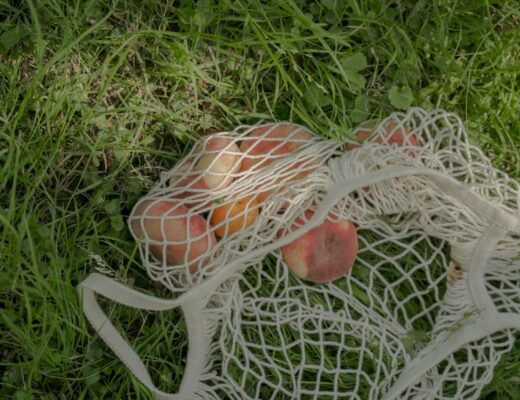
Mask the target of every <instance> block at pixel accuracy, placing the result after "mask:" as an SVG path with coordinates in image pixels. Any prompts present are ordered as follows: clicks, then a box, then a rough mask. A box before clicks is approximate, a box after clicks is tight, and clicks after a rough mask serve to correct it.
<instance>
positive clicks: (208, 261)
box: [79, 108, 520, 400]
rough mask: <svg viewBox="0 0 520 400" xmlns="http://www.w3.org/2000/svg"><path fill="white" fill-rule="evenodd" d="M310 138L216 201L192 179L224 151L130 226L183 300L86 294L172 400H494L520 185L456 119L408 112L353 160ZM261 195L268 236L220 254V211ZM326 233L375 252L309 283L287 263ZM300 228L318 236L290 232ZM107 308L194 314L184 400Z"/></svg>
mask: <svg viewBox="0 0 520 400" xmlns="http://www.w3.org/2000/svg"><path fill="white" fill-rule="evenodd" d="M280 126H281V125H275V126H272V125H271V128H269V127H268V126H267V125H257V126H252V127H250V126H241V127H238V128H237V129H235V130H234V131H232V132H223V133H219V134H217V136H218V137H224V138H228V139H230V140H229V145H228V146H226V147H225V148H224V149H221V150H219V151H220V152H221V154H228V155H229V154H234V155H237V154H238V155H239V156H240V157H247V156H251V155H250V154H247V153H246V154H245V155H244V154H242V155H240V154H239V153H237V152H236V151H235V149H236V148H235V147H233V143H239V142H244V141H246V140H251V139H250V136H248V135H249V134H250V133H251V132H263V135H264V137H267V136H266V135H269V133H270V132H272V130H273V129H278V128H279V127H280ZM287 126H289V125H287ZM389 127H391V129H389ZM404 128H406V130H405V129H404ZM291 129H292V128H291ZM363 129H366V128H359V130H358V131H361V130H363ZM304 130H305V128H303V127H301V126H297V127H296V129H292V130H291V133H290V134H289V136H288V137H287V138H286V139H283V140H282V141H281V143H280V145H281V146H282V145H284V144H287V143H289V142H298V143H299V147H298V148H297V151H294V152H293V153H290V154H279V153H277V151H273V153H272V154H270V155H269V157H271V158H272V159H273V160H274V162H272V163H271V164H269V165H267V166H265V165H264V166H262V168H252V169H250V170H247V171H245V172H239V171H232V175H233V177H234V180H233V182H232V183H231V184H229V185H228V186H226V187H224V186H225V185H224V184H222V185H220V186H219V185H217V187H216V188H213V189H212V190H207V189H204V188H202V189H201V188H198V187H196V186H197V185H196V184H194V183H193V182H194V180H193V179H191V178H192V177H193V175H190V174H192V172H193V171H194V169H195V167H194V166H195V165H196V164H197V163H198V161H199V160H200V158H201V157H202V156H203V154H207V152H208V143H209V142H208V140H211V139H205V141H201V143H199V144H198V145H197V146H195V147H194V149H193V150H192V152H191V153H190V154H189V155H188V156H187V157H186V158H185V160H183V162H182V163H179V165H178V166H177V167H175V168H174V169H173V170H171V171H169V172H168V173H167V174H164V175H163V176H162V178H161V181H160V182H159V183H158V184H157V186H156V187H155V188H154V189H152V190H151V191H150V193H149V194H148V195H147V196H146V198H145V200H144V201H143V202H140V203H139V204H138V205H137V206H136V208H134V211H133V213H132V216H131V217H130V221H129V226H130V228H131V229H132V230H133V233H134V236H135V237H136V239H137V240H139V241H140V251H141V255H142V259H143V264H144V266H145V268H146V269H147V271H148V273H149V276H150V278H151V279H153V280H154V281H159V282H161V283H162V284H164V285H165V286H166V287H167V288H169V289H170V290H171V291H172V293H173V294H174V296H175V298H174V299H173V300H164V299H158V298H154V297H151V296H147V295H143V294H141V293H139V292H137V291H135V290H132V289H129V288H126V287H124V286H123V285H121V284H119V283H116V282H115V281H113V280H111V279H109V278H108V277H105V276H102V275H99V274H92V275H90V276H89V277H88V278H87V279H86V280H85V281H83V282H82V283H81V284H80V286H79V289H80V292H82V295H83V305H84V312H85V314H86V316H87V318H88V319H89V321H90V322H91V324H92V326H93V327H94V328H95V329H96V330H97V331H98V333H99V335H100V336H101V337H102V338H103V339H104V340H105V342H106V343H107V344H108V345H109V346H110V347H111V348H112V349H113V350H114V351H115V352H116V354H117V355H118V356H119V357H120V358H121V360H122V361H123V362H124V363H125V364H126V365H127V366H128V367H129V369H130V370H131V371H132V372H133V373H134V374H135V376H136V377H137V378H138V379H139V380H140V381H141V382H142V383H143V384H145V385H146V386H147V387H148V388H149V389H150V390H151V391H152V392H153V393H154V394H155V395H156V396H157V397H158V398H164V399H192V398H200V399H210V398H230V399H264V398H265V399H267V398H271V399H281V398H288V399H289V398H302V399H323V398H331V399H339V398H352V399H365V398H369V399H385V400H390V399H397V398H398V399H476V398H478V396H479V394H480V392H481V391H482V389H483V387H484V386H485V385H486V384H487V383H488V382H489V381H490V380H491V379H492V374H493V369H494V367H495V366H496V364H497V363H498V362H499V360H500V359H501V357H502V356H503V355H504V354H505V353H507V352H508V351H509V350H510V349H511V347H512V345H513V343H514V340H515V337H514V330H515V329H517V328H520V315H519V313H520V286H519V283H520V259H519V249H520V247H519V244H520V240H519V236H518V235H520V215H519V198H520V190H519V185H518V183H517V182H515V181H513V180H511V179H510V178H509V177H508V176H507V175H506V174H504V173H503V172H500V171H498V170H497V169H495V168H494V167H493V166H492V165H491V162H490V161H489V159H488V158H486V157H485V156H484V154H483V153H482V152H481V151H480V150H479V149H478V148H477V147H475V146H472V145H470V144H469V143H468V140H467V136H466V132H465V129H464V126H463V124H462V122H461V121H460V119H459V118H458V117H457V116H456V115H454V114H451V113H447V112H445V111H442V110H437V111H434V112H426V111H424V110H422V109H418V108H414V109H411V110H409V111H408V112H407V113H406V114H403V113H395V114H392V115H391V116H390V117H389V118H387V119H386V120H385V121H383V122H382V123H381V124H380V125H379V126H378V127H377V129H376V130H375V135H376V136H375V137H374V138H372V139H371V140H369V141H367V142H365V143H364V144H363V145H362V146H360V147H357V148H354V149H352V150H350V151H343V147H342V146H340V145H338V144H337V143H334V142H331V141H325V140H322V139H319V138H318V137H313V138H312V139H310V140H309V139H306V140H303V139H302V136H301V135H300V134H301V132H303V131H304ZM389 130H391V131H392V132H389ZM399 131H400V132H401V133H402V132H409V134H405V135H404V136H405V137H403V143H402V146H397V145H396V144H392V143H389V142H391V140H390V138H391V137H392V134H393V133H395V132H399ZM248 138H249V139H248ZM412 138H413V140H415V141H416V143H415V142H414V143H412ZM351 144H352V143H351ZM414 144H415V145H414ZM205 147H206V148H205ZM242 160H243V158H242ZM209 168H211V165H210V167H209ZM302 171H303V172H304V173H302ZM217 175H218V174H217ZM226 176H228V175H226ZM190 179H191V180H190ZM172 181H173V182H175V184H176V186H173V187H172V186H171V185H170V182H172ZM179 183H181V184H179ZM227 183H228V182H226V184H227ZM270 189H275V190H273V191H272V192H271V191H269V190H270ZM259 192H268V193H270V196H269V197H267V199H266V200H265V201H263V202H261V203H258V204H256V205H253V203H250V206H251V208H255V207H256V208H257V209H258V210H259V216H258V217H257V218H256V219H255V220H254V223H253V224H252V225H249V226H245V224H244V226H243V229H240V230H239V231H238V232H236V233H235V234H232V235H229V236H227V237H225V238H224V239H221V240H219V241H218V242H216V241H214V239H213V238H212V236H211V235H212V234H213V232H214V231H215V230H216V229H217V227H216V226H215V227H213V226H211V225H210V223H209V221H210V220H211V217H212V215H213V214H214V213H215V210H216V208H217V207H219V206H222V205H223V204H224V205H225V204H228V203H229V202H233V201H236V199H237V198H244V197H247V196H248V195H258V193H259ZM161 202H165V203H166V204H169V207H170V208H169V209H168V210H167V212H166V213H163V214H162V216H160V217H155V221H158V222H150V221H154V217H150V216H149V215H148V216H147V217H146V218H144V217H143V216H142V214H147V212H146V210H148V211H149V210H150V209H151V208H152V207H153V206H154V204H155V205H157V204H159V203H161ZM143 204H144V205H143ZM161 204H162V203H161ZM178 204H182V205H188V206H189V207H190V208H189V211H187V212H188V216H186V214H182V213H180V212H179V213H177V211H176V210H179V208H178V207H180V206H178ZM139 207H141V208H139ZM308 209H312V210H313V211H314V214H313V216H312V218H310V219H306V218H305V214H304V213H305V211H306V210H308ZM143 210H144V211H143ZM182 210H183V212H186V210H187V209H182ZM201 215H202V216H205V217H206V225H205V230H204V231H203V232H199V233H200V234H199V235H198V236H196V235H195V236H196V237H195V236H193V237H189V239H187V240H185V241H184V242H182V240H180V239H179V238H178V237H177V238H176V240H177V242H175V243H174V242H171V241H170V242H167V241H165V240H162V241H161V240H159V241H157V240H154V238H153V237H151V236H150V235H148V234H146V224H147V223H156V224H157V223H159V225H160V227H161V228H160V229H161V231H160V236H161V237H162V238H163V239H164V238H166V237H169V236H168V234H169V233H168V232H167V231H166V225H167V223H168V222H167V221H171V220H175V219H177V220H179V219H181V218H185V221H188V222H187V224H188V225H190V223H191V221H192V220H191V219H190V218H191V217H192V216H193V218H194V219H193V221H194V222H193V226H195V225H196V224H195V222H197V223H200V220H198V221H195V218H198V217H195V216H201ZM325 218H329V219H331V220H337V219H349V220H351V221H353V222H354V223H355V225H356V226H357V229H358V238H359V253H358V256H357V259H356V262H355V264H354V266H353V268H352V270H351V271H350V272H349V273H348V274H346V275H345V276H344V277H342V278H340V279H338V280H336V281H334V282H331V283H327V284H313V283H308V282H305V281H303V280H301V279H299V278H297V277H296V276H295V275H293V274H292V273H291V272H290V271H289V270H288V268H287V266H286V265H285V262H284V261H283V259H282V256H281V251H280V247H282V246H284V245H285V244H288V243H290V242H292V241H293V240H295V239H296V238H297V237H300V236H301V235H303V234H305V233H306V232H308V231H309V230H310V229H312V228H314V227H316V226H318V225H320V224H321V223H322V222H323V220H324V219H325ZM297 220H299V221H301V220H304V221H305V223H303V224H300V225H301V226H300V227H299V228H298V229H297V230H294V231H291V230H289V229H287V228H288V227H290V226H293V225H294V224H295V221H297ZM156 226H157V225H156ZM187 229H188V231H189V230H190V229H191V228H187ZM136 232H137V233H136ZM143 232H145V234H144V236H145V237H144V239H143ZM152 236H153V235H152ZM155 239H157V238H155ZM183 243H184V244H185V245H187V246H189V245H190V243H192V244H193V246H194V247H193V248H196V246H204V245H205V246H206V249H207V251H205V252H204V254H203V255H201V256H200V257H193V255H192V254H191V255H190V256H188V254H190V251H189V249H188V250H187V251H186V252H185V257H184V259H183V260H182V262H180V263H177V265H170V264H171V263H170V262H168V261H167V258H168V254H167V253H168V251H169V249H171V248H172V247H169V246H179V245H182V244H183ZM194 243H196V245H195V244H194ZM204 243H205V244H204ZM154 246H155V247H154ZM159 259H162V260H163V261H162V262H161V261H159ZM96 293H98V294H101V295H102V296H104V297H107V298H109V299H112V300H114V301H116V302H119V303H122V304H125V305H128V306H130V307H136V308H140V309H147V310H166V309H171V308H174V307H180V308H181V309H182V310H183V314H184V318H185V319H186V323H187V333H188V339H189V348H188V356H187V363H186V369H185V372H184V375H183V379H182V384H181V387H180V390H179V392H178V394H167V393H164V392H161V391H160V390H158V389H157V388H156V387H155V386H154V384H153V382H152V380H151V378H150V376H149V375H148V373H147V371H146V368H145V366H144V364H143V363H142V362H141V360H140V358H139V357H138V356H137V355H136V354H135V352H134V351H133V350H132V349H131V348H130V347H129V346H128V344H127V343H126V342H125V341H124V340H123V339H122V338H121V336H120V334H119V333H118V332H117V331H116V330H115V328H114V327H113V325H112V324H111V322H110V321H109V320H108V319H107V317H106V316H105V314H104V313H103V311H102V310H101V308H100V307H99V306H98V304H97V302H96V298H95V294H96Z"/></svg>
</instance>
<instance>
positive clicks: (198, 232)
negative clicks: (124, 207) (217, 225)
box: [130, 199, 217, 272]
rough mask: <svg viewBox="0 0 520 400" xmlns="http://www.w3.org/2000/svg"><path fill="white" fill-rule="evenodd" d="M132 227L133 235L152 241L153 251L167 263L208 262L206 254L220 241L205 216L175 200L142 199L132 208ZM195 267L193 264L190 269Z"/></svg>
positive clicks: (151, 248)
mask: <svg viewBox="0 0 520 400" xmlns="http://www.w3.org/2000/svg"><path fill="white" fill-rule="evenodd" d="M130 227H131V230H132V233H133V234H134V237H136V238H137V239H142V240H147V241H151V243H149V248H150V250H151V252H152V253H153V255H154V256H155V258H157V260H159V261H161V262H164V263H165V264H166V265H183V264H185V263H188V264H191V263H192V262H196V261H198V260H203V262H205V261H207V260H205V258H204V256H205V255H207V254H208V253H209V252H210V251H211V249H212V248H213V247H215V245H216V243H217V240H216V238H215V235H214V234H213V232H212V231H210V230H208V223H207V222H206V220H205V219H204V217H202V216H200V215H196V214H190V212H189V209H188V208H187V207H186V206H185V205H183V204H181V203H180V202H179V201H176V200H160V199H157V200H152V199H145V200H141V201H140V202H139V203H138V204H137V205H136V206H135V207H134V209H133V211H132V214H131V216H130ZM194 270H195V265H191V266H190V272H194Z"/></svg>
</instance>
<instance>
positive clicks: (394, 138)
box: [344, 121, 418, 157]
mask: <svg viewBox="0 0 520 400" xmlns="http://www.w3.org/2000/svg"><path fill="white" fill-rule="evenodd" d="M362 128H363V129H361V130H358V131H357V132H356V138H357V139H358V141H360V142H363V141H365V140H367V139H369V138H371V137H372V136H373V128H374V124H373V123H371V122H370V123H367V124H365V125H364V126H362ZM385 131H386V133H387V134H388V135H389V136H388V138H386V142H387V143H388V144H393V143H395V144H397V146H399V147H400V146H418V143H417V138H416V137H415V135H413V134H410V131H409V130H408V129H407V128H406V127H402V128H397V123H395V122H394V121H389V122H387V124H386V125H385ZM371 140H373V141H374V143H383V139H382V138H381V136H376V137H374V138H373V139H371ZM359 146H360V145H359V144H354V143H346V144H345V146H344V147H345V150H352V149H355V148H356V147H359ZM408 154H409V155H410V156H411V157H413V153H412V152H409V153H408Z"/></svg>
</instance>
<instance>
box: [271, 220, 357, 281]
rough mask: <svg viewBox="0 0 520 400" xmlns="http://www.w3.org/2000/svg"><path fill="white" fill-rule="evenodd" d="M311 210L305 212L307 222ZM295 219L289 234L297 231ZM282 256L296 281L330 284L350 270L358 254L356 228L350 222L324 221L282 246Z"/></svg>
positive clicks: (298, 222)
mask: <svg viewBox="0 0 520 400" xmlns="http://www.w3.org/2000/svg"><path fill="white" fill-rule="evenodd" d="M312 216H313V212H312V211H306V212H305V218H306V219H307V220H310V219H311V218H312ZM301 223H302V220H301V219H298V220H297V221H296V223H295V224H294V225H293V226H292V227H291V229H290V231H294V230H295V229H297V225H299V224H301ZM281 250H282V257H283V260H284V261H285V263H286V264H287V266H288V267H289V269H290V270H291V271H292V272H293V273H294V274H295V275H296V276H298V277H299V278H301V279H303V280H306V281H310V282H316V283H325V282H332V281H334V280H336V279H339V278H341V277H342V276H344V275H345V274H346V273H348V272H349V271H350V269H351V268H352V265H353V264H354V261H355V259H356V257H357V253H358V239H357V231H356V227H355V225H354V224H353V223H352V222H351V221H349V220H340V221H337V222H331V221H329V220H325V221H324V222H323V223H322V224H321V225H320V226H318V227H316V228H314V229H311V230H310V231H309V232H307V233H306V234H304V235H303V236H300V237H299V238H298V239H296V240H294V241H293V242H291V243H289V244H287V245H285V246H283V247H282V248H281Z"/></svg>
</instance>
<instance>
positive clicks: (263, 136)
mask: <svg viewBox="0 0 520 400" xmlns="http://www.w3.org/2000/svg"><path fill="white" fill-rule="evenodd" d="M312 138H313V135H312V134H311V133H310V132H309V131H308V130H306V129H304V128H302V127H299V126H297V125H294V124H289V123H280V124H269V125H265V126H261V127H259V128H256V129H254V130H253V131H251V132H250V133H249V135H248V136H247V138H245V139H244V140H243V141H242V143H241V145H240V151H241V152H242V153H243V155H244V159H243V161H242V168H241V171H259V170H261V169H263V168H266V167H267V166H269V165H270V164H272V163H274V162H276V161H277V160H280V159H281V158H282V157H283V156H287V155H289V154H291V153H293V152H295V151H297V150H298V148H300V147H301V146H303V145H304V144H305V143H306V142H307V141H309V140H311V139H312ZM308 163H309V162H308V161H306V160H304V161H296V160H295V161H294V163H292V164H291V166H290V169H298V168H305V169H304V170H303V171H301V172H299V173H298V174H297V175H296V176H295V177H294V178H291V179H301V178H302V177H304V176H306V175H308V174H309V173H311V172H312V171H313V170H314V169H315V165H314V164H311V167H310V168H309V165H308ZM316 164H317V163H316ZM275 191H276V189H270V190H266V191H262V192H260V193H259V194H258V196H257V200H258V201H259V202H262V201H264V200H265V199H266V198H267V197H268V196H270V195H271V194H272V193H274V192H275Z"/></svg>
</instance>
